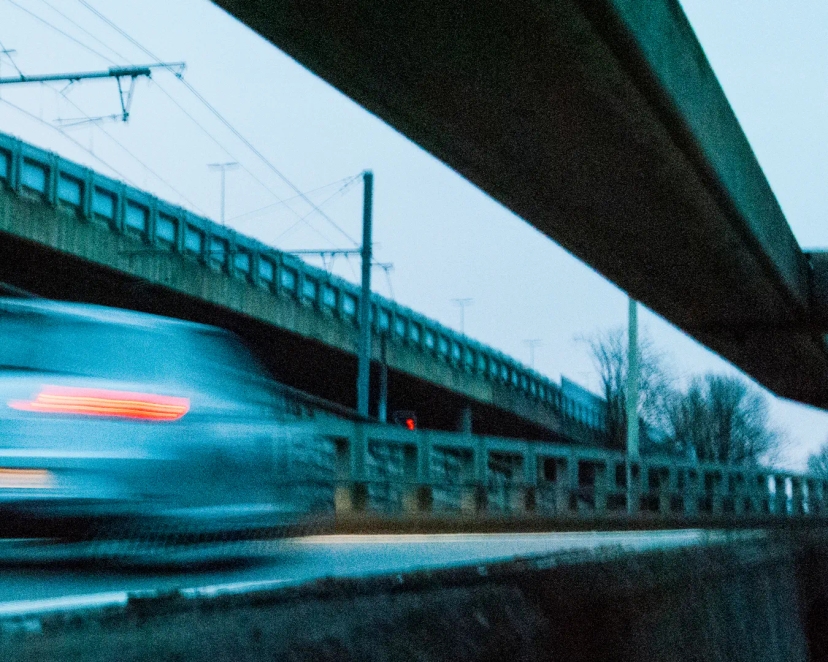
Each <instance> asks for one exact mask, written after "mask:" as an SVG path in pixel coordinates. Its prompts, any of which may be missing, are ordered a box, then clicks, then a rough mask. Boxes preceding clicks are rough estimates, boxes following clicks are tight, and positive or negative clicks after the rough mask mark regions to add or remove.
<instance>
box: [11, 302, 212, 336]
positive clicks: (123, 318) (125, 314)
mask: <svg viewBox="0 0 828 662" xmlns="http://www.w3.org/2000/svg"><path fill="white" fill-rule="evenodd" d="M4 310H5V311H20V312H32V313H41V314H44V315H54V316H59V317H64V318H69V319H74V320H77V321H86V322H98V323H101V324H118V325H121V326H132V327H139V328H145V329H156V330H164V329H169V330H178V329H180V330H184V329H191V330H193V331H196V330H200V331H211V332H214V333H215V332H221V329H219V328H217V327H214V326H209V325H207V324H198V323H196V322H187V321H184V320H178V319H174V318H172V317H163V316H161V315H152V314H150V313H139V312H135V311H134V310H124V309H123V308H110V307H108V306H98V305H95V304H91V303H74V302H69V301H55V300H53V299H41V298H35V297H32V298H18V297H3V296H0V312H2V311H4Z"/></svg>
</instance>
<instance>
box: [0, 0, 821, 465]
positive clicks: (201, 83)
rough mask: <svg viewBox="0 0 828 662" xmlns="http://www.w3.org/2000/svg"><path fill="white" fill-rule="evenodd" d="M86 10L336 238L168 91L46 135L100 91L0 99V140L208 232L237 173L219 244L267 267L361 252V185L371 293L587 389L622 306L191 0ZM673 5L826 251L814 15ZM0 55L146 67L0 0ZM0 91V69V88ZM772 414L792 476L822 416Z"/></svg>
mask: <svg viewBox="0 0 828 662" xmlns="http://www.w3.org/2000/svg"><path fill="white" fill-rule="evenodd" d="M90 2H91V3H92V4H93V5H94V6H95V8H97V9H98V10H100V11H101V12H102V13H103V14H105V15H106V16H108V17H109V18H110V19H112V20H113V21H114V22H115V23H116V24H118V25H119V26H120V27H121V28H123V29H124V30H125V31H126V32H127V33H129V34H130V35H131V36H132V37H133V38H134V39H135V40H137V41H138V42H140V43H141V44H142V45H144V46H145V47H146V48H147V49H149V50H150V51H151V52H152V53H154V54H156V55H158V57H160V58H161V59H163V60H165V61H170V62H177V61H185V62H186V63H187V69H186V72H185V78H186V79H187V81H189V82H190V83H191V84H192V85H193V86H194V87H195V88H196V89H197V90H198V91H199V92H200V93H201V94H202V95H204V96H205V97H206V98H207V99H208V100H209V101H210V102H211V103H212V104H214V105H215V106H216V107H217V108H218V109H219V110H220V112H221V113H222V114H224V115H225V116H226V117H227V119H229V120H230V122H232V124H233V125H234V126H235V127H236V128H237V129H238V130H239V131H240V132H241V133H242V134H244V135H245V136H246V137H247V138H248V139H249V140H250V141H251V142H252V143H253V144H254V145H255V146H256V148H257V149H258V150H259V151H261V152H262V153H263V154H265V155H266V156H267V158H268V159H269V160H270V162H271V163H272V164H273V165H274V166H275V167H276V168H277V169H278V170H279V171H280V172H281V173H282V174H284V175H285V176H286V177H287V178H288V179H289V180H290V181H291V182H292V183H293V184H295V186H297V187H298V188H300V189H301V190H303V191H311V190H313V189H317V188H319V187H323V186H326V185H328V184H333V183H335V182H339V183H338V184H333V185H331V186H328V187H327V188H324V189H322V190H319V191H317V192H316V193H313V194H312V195H311V197H312V199H313V200H314V202H315V203H316V204H321V203H322V202H323V201H326V200H327V201H326V202H325V204H324V206H323V209H324V210H325V211H326V213H327V214H328V215H329V216H330V217H331V218H332V219H333V220H334V221H335V222H336V224H337V225H338V226H339V227H340V228H341V229H342V230H343V231H344V234H343V233H342V232H340V230H339V229H337V228H335V227H333V226H332V225H330V224H329V223H328V222H327V221H326V220H325V219H323V218H321V217H320V216H319V215H315V214H312V213H311V214H310V215H308V213H309V212H311V211H312V210H311V208H310V207H309V206H308V205H307V204H305V203H304V202H303V201H302V200H301V199H299V200H297V199H293V200H289V201H288V202H287V203H286V204H284V205H276V206H274V203H276V202H277V201H278V200H279V199H285V198H289V197H290V196H292V195H294V193H293V191H292V190H291V189H290V188H289V186H287V185H286V184H285V183H284V181H282V180H281V179H280V178H279V177H278V176H277V174H276V173H275V172H273V171H272V170H271V169H270V168H269V167H268V166H266V165H265V164H263V163H262V162H261V161H259V160H258V159H257V158H256V157H255V156H254V155H253V154H252V153H251V152H250V150H248V149H247V148H245V147H244V145H243V144H242V143H241V142H240V141H239V140H238V139H237V138H235V137H234V136H233V135H232V133H231V132H230V131H229V130H227V129H226V127H224V126H223V125H222V124H221V123H220V122H219V121H218V120H217V119H216V118H215V117H213V116H212V115H211V114H210V113H209V111H207V110H206V109H205V108H204V106H203V105H201V104H200V103H199V102H198V101H197V100H196V99H195V98H194V97H193V95H192V94H191V93H190V92H189V91H188V90H187V89H186V88H185V87H184V86H183V85H182V84H181V83H180V82H179V81H177V80H176V79H175V78H174V77H173V76H172V75H171V74H169V73H167V72H163V71H161V72H157V73H156V74H155V75H154V78H153V80H152V81H146V80H142V81H139V83H138V85H137V89H136V92H135V97H134V100H133V105H132V114H131V117H130V120H129V122H128V123H127V124H124V123H121V122H114V121H109V122H100V123H89V122H87V123H85V124H80V125H72V124H71V122H70V123H66V122H64V123H62V124H61V123H59V122H58V120H74V119H78V118H83V117H84V116H85V115H87V116H90V117H99V116H105V115H110V114H112V113H115V112H117V111H118V108H119V104H118V97H117V89H116V87H115V83H114V81H95V82H84V83H81V84H76V85H73V86H72V87H71V88H69V89H67V90H63V89H62V88H63V86H62V85H51V86H45V85H38V86H30V87H26V88H23V87H15V88H11V87H4V88H0V99H3V100H5V101H8V102H11V103H13V104H15V105H16V106H19V107H20V108H22V109H24V110H25V111H26V112H27V113H29V115H27V114H24V113H23V112H21V111H20V110H17V109H15V108H12V107H11V106H9V105H7V103H4V102H0V131H4V132H6V133H11V134H14V135H17V136H19V137H21V138H23V139H24V140H27V141H30V142H33V143H35V144H37V145H40V146H42V147H45V148H48V149H51V150H54V151H56V152H58V153H60V154H62V155H63V156H65V157H67V158H70V159H73V160H77V161H80V162H83V163H85V164H87V165H89V166H91V167H94V168H95V169H98V170H100V171H101V172H104V173H106V174H109V175H112V176H115V177H117V178H119V179H126V180H128V181H129V182H130V183H132V184H133V185H135V186H138V187H140V188H145V189H148V190H150V191H152V192H153V193H155V194H156V195H158V196H159V197H162V198H165V199H168V200H171V201H173V202H176V203H179V204H182V205H183V206H186V207H189V208H191V209H193V210H194V211H196V212H199V213H204V214H206V215H208V216H210V217H212V218H214V219H218V216H219V177H218V174H217V173H215V172H212V171H210V170H209V169H208V167H207V164H208V163H213V162H221V161H239V162H240V163H241V164H242V165H243V168H242V169H238V170H235V171H232V172H229V173H228V175H227V218H228V219H229V220H228V225H231V226H233V227H235V228H236V229H238V230H240V231H242V232H245V233H247V234H250V235H253V236H256V237H257V238H259V239H261V240H263V241H265V242H267V243H269V244H270V245H273V246H275V247H277V248H282V249H298V248H329V247H340V248H342V247H352V244H351V243H350V242H349V240H348V238H347V237H346V235H348V236H350V237H352V238H358V237H359V233H360V209H361V199H360V195H361V187H360V186H359V185H352V186H350V187H348V188H346V189H345V190H344V191H340V190H339V189H340V187H341V184H342V181H343V180H344V179H346V178H348V177H352V176H353V175H356V174H358V173H359V172H360V171H362V170H363V169H366V168H370V169H371V170H373V171H374V173H375V178H376V179H375V213H374V218H375V241H376V242H377V251H376V252H377V257H378V259H379V260H380V261H383V262H391V263H393V264H394V270H393V273H392V274H391V285H392V288H391V289H389V286H388V283H387V282H386V280H385V277H384V276H383V275H382V273H377V274H375V282H376V284H377V290H378V291H379V292H380V293H381V294H384V295H386V296H393V297H394V298H395V299H396V300H397V301H399V302H400V303H402V304H403V305H406V306H410V307H412V308H414V309H416V310H418V311H420V312H422V313H425V314H426V315H429V316H431V317H433V318H435V319H437V320H439V321H440V322H442V323H444V324H446V325H448V326H451V327H454V328H457V327H458V326H459V320H460V315H459V311H458V309H457V307H456V306H454V305H453V304H452V302H451V300H452V299H453V298H458V297H470V298H472V299H473V300H474V301H473V304H472V305H471V306H470V307H468V308H467V309H466V332H467V333H468V334H469V335H471V336H473V337H475V338H477V339H479V340H481V341H483V342H485V343H488V344H490V345H492V346H494V347H496V348H498V349H500V350H503V351H505V352H507V353H508V354H510V355H512V356H514V357H516V358H518V359H519V360H522V361H524V362H525V363H528V362H529V349H528V346H527V344H526V343H525V340H527V339H535V338H537V339H541V340H542V341H543V344H542V345H541V346H540V347H537V348H536V350H535V367H536V368H537V369H538V370H540V371H541V372H543V373H545V374H547V375H549V376H550V377H552V378H553V379H558V378H559V376H560V375H561V374H564V375H566V376H568V377H569V378H571V379H573V380H574V381H577V382H579V383H581V384H583V385H584V386H586V387H588V388H591V389H593V390H595V389H597V387H598V381H597V377H596V374H595V372H594V369H593V366H592V363H591V361H590V357H589V354H588V351H587V349H586V347H585V346H584V344H583V343H582V342H579V341H578V340H577V338H578V336H581V335H583V334H589V333H591V332H593V331H595V330H596V329H602V328H609V327H614V326H619V325H623V324H625V320H626V305H627V304H626V302H627V300H626V295H625V294H624V293H623V292H621V291H620V290H618V289H617V288H616V287H615V286H614V285H612V284H611V283H608V282H607V281H606V280H604V279H603V278H601V277H600V276H598V275H597V274H595V273H594V272H593V271H592V270H591V269H590V268H589V267H587V266H585V265H583V264H582V263H580V262H579V261H578V260H576V259H575V258H573V257H572V256H571V255H569V254H568V253H566V251H564V250H563V249H561V248H560V247H559V246H557V245H556V244H554V243H553V242H552V241H550V240H549V239H547V238H546V237H544V236H542V235H540V234H539V233H538V232H536V231H535V230H534V229H532V228H531V227H530V226H529V225H527V224H526V223H525V222H523V221H522V220H521V219H519V218H518V217H516V216H514V215H513V214H512V213H511V212H509V211H508V210H506V209H504V208H503V207H502V206H500V205H499V204H498V203H496V202H494V201H492V200H491V199H490V198H489V197H488V196H486V195H485V194H484V193H482V192H481V191H479V190H478V189H476V188H475V187H473V186H472V185H470V184H469V183H468V182H466V181H465V180H463V179H462V178H461V177H459V176H458V175H456V174H455V173H453V172H452V171H451V170H450V169H448V168H446V167H445V166H444V165H442V164H441V163H440V162H438V161H437V160H435V159H434V158H432V157H431V156H430V155H428V154H427V153H425V152H423V151H422V150H421V149H419V148H418V147H417V146H415V145H413V144H412V143H411V142H409V141H408V140H407V139H405V138H404V137H402V136H400V135H399V134H398V133H396V132H395V131H393V130H392V129H390V128H389V127H387V126H386V125H385V124H383V123H382V122H381V121H379V120H378V119H377V118H375V117H374V116H372V115H370V114H369V113H367V112H365V111H364V110H362V109H361V108H360V107H359V106H357V105H356V104H354V103H353V102H351V101H350V100H349V99H347V98H346V97H344V96H343V95H341V94H340V93H339V92H337V91H336V90H334V89H333V88H331V87H330V86H329V85H327V84H326V83H324V82H322V81H320V80H318V79H317V78H315V77H314V76H313V75H312V74H310V73H309V72H307V71H306V70H304V69H303V68H302V67H300V66H299V65H297V64H296V63H295V62H294V61H292V60H291V59H290V58H288V57H287V56H286V55H284V54H283V53H281V52H280V51H278V50H277V49H276V48H274V47H273V46H271V45H270V44H269V43H267V42H265V41H264V40H262V39H261V38H259V37H258V36H257V35H255V34H254V33H252V32H251V31H250V30H248V29H247V28H245V27H244V26H242V25H240V24H239V23H238V22H236V21H235V20H234V19H232V18H230V17H229V16H227V15H226V14H225V13H224V12H222V11H221V10H220V9H218V8H216V7H215V6H214V5H212V4H210V3H209V2H206V0H177V1H176V2H169V1H167V2H161V1H159V0H145V1H142V2H114V1H112V0H90ZM681 4H682V6H683V7H684V9H685V11H686V12H687V14H688V18H689V19H690V22H691V24H692V25H693V27H694V29H695V30H696V32H697V35H698V37H699V40H700V42H701V44H702V46H703V48H704V50H705V52H706V53H707V55H708V58H709V60H710V62H711V64H712V66H713V69H714V71H715V72H716V74H717V76H718V77H719V80H720V82H721V84H722V87H723V89H724V91H725V93H726V94H727V96H728V99H729V100H730V102H731V104H732V106H733V108H734V110H735V112H736V115H737V117H738V118H739V120H740V122H741V123H742V126H743V128H744V131H745V133H746V135H747V137H748V139H749V140H750V142H751V145H752V146H753V148H754V151H755V153H756V155H757V157H758V159H759V162H760V163H761V165H762V167H763V169H764V171H765V173H766V175H767V177H768V179H769V181H770V183H771V186H772V188H773V190H774V192H775V193H776V195H777V197H778V198H779V201H780V204H781V205H782V209H783V210H784V212H785V214H786V216H787V218H788V221H789V223H790V224H791V227H792V228H793V231H794V233H795V234H796V236H797V238H798V239H799V241H800V243H801V244H802V245H803V246H805V247H826V246H828V225H826V223H825V222H824V220H823V215H824V213H825V211H824V210H825V209H826V208H828V200H826V197H828V192H826V185H825V182H826V175H828V167H827V165H828V164H827V162H826V157H825V147H826V145H827V144H828V110H826V108H827V107H828V106H827V105H826V101H828V87H826V85H828V76H826V74H828V43H826V41H825V39H824V35H825V33H826V29H828V5H826V4H825V3H824V2H818V1H817V0H807V1H806V0H794V1H792V2H786V3H782V2H778V1H774V2H771V1H763V0H728V1H727V2H710V1H709V0H683V1H682V3H681ZM21 8H25V10H28V11H29V12H31V13H33V14H35V15H37V16H38V17H40V19H43V20H45V21H47V22H49V23H51V24H53V25H54V26H56V27H58V28H60V30H63V31H64V32H66V33H67V34H69V35H71V36H73V37H74V38H76V39H77V40H78V41H80V42H83V43H84V44H85V45H86V46H87V47H88V48H91V49H93V50H95V51H98V52H99V54H95V53H92V52H90V50H88V48H84V47H83V46H81V45H79V44H78V43H76V42H75V41H72V40H71V39H69V38H67V37H66V36H64V35H61V34H59V33H58V32H56V31H55V30H54V29H52V28H50V27H48V26H47V25H45V24H44V23H43V22H42V21H39V20H38V19H37V18H34V17H33V16H32V15H31V14H29V13H27V12H26V11H24V9H21ZM61 14H64V15H65V16H62V15H61ZM66 17H68V18H66ZM69 19H71V21H70V20H69ZM73 22H74V23H73ZM0 42H1V43H2V45H3V46H4V47H5V48H7V49H14V50H16V53H15V54H14V56H13V57H14V62H15V64H16V65H17V66H19V67H20V68H21V69H22V70H23V71H24V72H25V73H27V74H34V73H46V72H59V71H82V70H95V69H103V68H106V67H108V66H111V65H112V64H113V63H116V64H124V63H126V62H129V63H137V64H141V63H148V62H150V61H151V60H150V58H149V57H148V56H147V55H146V54H144V53H142V52H141V50H139V49H138V48H137V47H136V46H134V45H133V44H131V43H130V42H129V41H127V40H126V39H125V38H124V37H123V36H121V35H119V34H118V33H117V32H115V31H114V30H112V29H111V28H110V27H108V26H107V25H106V24H105V23H103V22H102V21H101V20H100V19H98V18H97V17H96V16H94V15H93V14H92V13H91V12H90V11H89V10H88V9H87V8H86V7H84V6H83V4H81V3H80V2H79V1H78V0H13V1H12V0H0ZM107 58H108V59H107ZM108 60H110V61H108ZM13 73H14V69H13V67H12V64H11V63H10V61H9V59H8V58H3V59H2V60H0V75H12V74H13ZM61 91H62V92H63V94H61ZM179 106H180V107H179ZM78 108H80V110H79V109H78ZM182 109H183V110H182ZM185 111H186V113H189V114H190V115H191V116H192V118H194V119H195V121H197V122H198V123H199V124H200V125H201V127H199V126H197V125H196V124H195V122H194V121H193V119H191V118H190V117H188V116H187V115H186V114H185ZM32 116H33V117H32ZM61 130H62V131H61ZM113 139H114V140H113ZM115 140H117V141H118V142H119V143H121V145H118V144H116V143H115V142H114V141H115ZM122 146H123V147H122ZM124 148H126V149H124ZM126 150H128V151H129V152H131V154H129V153H128V152H127V151H126ZM139 160H140V161H141V162H143V165H142V164H141V163H139ZM104 164H108V165H109V167H110V168H114V171H113V170H110V169H108V168H107V166H105V165H104ZM148 168H149V169H148ZM151 171H152V172H151ZM257 180H259V181H257ZM260 182H261V183H260ZM263 207H264V208H265V209H264V210H262V211H260V212H256V213H251V212H255V210H258V209H260V208H263ZM303 216H304V217H305V218H304V220H301V221H300V220H299V219H300V218H301V217H303ZM333 270H334V271H335V272H336V273H338V274H340V275H342V276H344V277H346V278H349V279H351V280H354V279H355V278H356V274H357V273H358V264H357V263H356V262H352V263H348V262H347V261H346V260H345V259H344V258H341V259H339V260H338V261H337V262H335V264H334V265H333ZM641 320H642V325H643V327H644V328H645V330H646V332H647V333H649V335H650V336H652V338H653V339H654V341H655V343H656V344H657V345H658V347H659V348H660V349H661V350H662V351H663V352H664V353H665V355H666V356H667V357H668V359H669V362H670V364H671V366H672V369H673V370H674V371H675V373H676V374H677V375H678V377H679V378H680V379H687V378H689V376H691V375H692V374H694V373H697V372H704V371H707V370H716V371H721V372H735V369H734V368H732V367H731V366H729V365H728V364H727V363H725V362H724V361H722V360H721V359H719V358H718V357H717V356H715V355H714V354H712V353H711V352H709V351H707V350H706V349H704V348H703V347H701V346H700V345H698V344H697V343H695V342H694V341H692V340H690V339H688V338H687V337H686V336H685V335H684V334H682V333H681V332H680V331H678V330H676V329H675V328H673V327H672V326H670V325H669V324H667V323H665V322H664V321H663V320H661V319H660V318H658V317H657V316H655V315H653V314H652V313H650V312H648V311H642V314H641ZM772 412H773V415H774V418H775V420H776V422H777V424H778V425H779V426H780V427H781V428H783V429H784V430H785V431H786V433H787V434H788V436H789V437H790V440H791V448H790V450H789V452H788V457H787V460H786V463H787V464H788V465H789V466H791V467H794V468H801V467H802V466H803V462H804V458H805V457H806V456H807V454H808V453H809V452H811V451H813V450H815V449H816V448H817V447H818V446H819V445H820V444H821V443H822V442H823V441H824V440H825V439H826V436H828V414H826V413H825V412H822V411H818V410H815V409H812V408H809V407H805V406H802V405H797V404H794V403H790V402H786V401H782V400H779V399H776V398H772Z"/></svg>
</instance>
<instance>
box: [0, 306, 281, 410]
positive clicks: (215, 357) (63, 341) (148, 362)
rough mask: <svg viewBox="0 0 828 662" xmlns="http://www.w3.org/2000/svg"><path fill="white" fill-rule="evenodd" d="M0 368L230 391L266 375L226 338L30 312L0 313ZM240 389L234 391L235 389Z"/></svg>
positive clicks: (214, 333) (198, 331)
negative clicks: (0, 341) (0, 340)
mask: <svg viewBox="0 0 828 662" xmlns="http://www.w3.org/2000/svg"><path fill="white" fill-rule="evenodd" d="M0 337H2V338H3V342H2V343H1V344H0V367H1V368H5V369H13V370H26V371H35V372H49V373H66V374H74V375H83V376H86V377H98V378H105V379H112V380H118V381H139V382H152V383H163V384H169V385H177V386H187V387H195V388H198V389H204V390H210V391H220V392H235V391H237V390H239V389H247V388H249V386H250V382H251V381H254V382H256V381H261V380H262V379H264V378H266V375H265V374H264V372H263V370H262V369H261V368H260V367H259V366H258V364H257V363H256V362H255V360H254V359H253V358H252V356H251V355H250V353H249V352H248V351H247V350H246V349H245V348H244V346H243V345H242V344H241V343H240V342H239V341H238V340H236V339H235V338H234V337H233V336H231V335H229V334H227V333H223V332H221V331H212V330H209V329H199V328H188V327H184V326H182V327H175V326H169V327H165V326H161V327H157V328H153V327H146V328H145V327H138V326H129V325H124V324H112V323H105V322H98V321H88V320H83V319H77V318H71V317H64V316H60V315H49V314H43V313H40V312H30V311H15V312H11V311H3V312H0ZM239 394H241V393H239Z"/></svg>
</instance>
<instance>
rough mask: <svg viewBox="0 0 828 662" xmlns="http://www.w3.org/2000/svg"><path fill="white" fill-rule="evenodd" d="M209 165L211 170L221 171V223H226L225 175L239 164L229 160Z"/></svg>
mask: <svg viewBox="0 0 828 662" xmlns="http://www.w3.org/2000/svg"><path fill="white" fill-rule="evenodd" d="M207 167H208V168H210V170H218V171H220V172H221V224H222V225H224V199H225V183H226V182H225V177H226V173H227V171H228V170H234V169H236V168H238V167H239V164H238V163H236V162H235V161H227V162H225V163H209V164H207Z"/></svg>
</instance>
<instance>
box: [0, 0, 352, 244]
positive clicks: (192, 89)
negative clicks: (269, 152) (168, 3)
mask: <svg viewBox="0 0 828 662" xmlns="http://www.w3.org/2000/svg"><path fill="white" fill-rule="evenodd" d="M8 1H9V2H11V1H12V0H8ZM78 2H79V3H80V4H82V5H83V6H84V7H86V8H87V9H88V10H89V11H91V12H92V13H93V14H95V15H96V16H97V17H98V18H99V19H101V20H102V21H103V22H104V23H106V24H107V25H109V26H110V27H111V28H112V29H113V30H115V31H116V32H118V33H119V34H120V35H121V36H123V37H124V38H125V39H127V40H128V41H129V42H130V43H131V44H133V45H134V46H135V47H137V48H139V49H140V50H141V51H142V52H143V53H145V54H146V55H147V56H149V57H151V58H152V59H153V60H155V61H156V62H158V63H161V59H160V58H159V57H158V56H157V55H155V54H154V53H153V52H152V51H150V50H149V49H147V48H146V47H144V46H143V45H142V44H141V43H140V42H138V41H137V40H136V39H133V37H132V36H130V35H129V34H128V33H127V32H126V31H125V30H123V29H121V28H120V27H119V26H118V25H117V24H116V23H114V22H113V21H111V20H110V19H109V18H107V17H106V16H105V15H104V14H102V13H101V12H100V11H98V10H97V9H96V8H95V7H94V6H93V5H91V4H90V3H89V2H87V0H78ZM176 78H178V80H179V81H180V82H181V83H182V85H184V86H185V87H186V88H187V89H188V90H189V91H190V93H191V94H192V95H193V96H194V97H195V98H196V99H198V100H199V101H200V102H201V103H202V104H203V105H204V107H205V108H207V109H208V110H209V111H210V112H211V113H212V114H213V115H214V116H215V117H216V119H218V120H219V121H220V122H221V123H222V124H224V126H225V127H227V129H228V130H229V131H230V132H231V133H233V135H235V136H236V138H237V139H238V140H239V141H241V142H242V143H243V144H244V145H245V147H247V148H248V149H249V150H250V151H251V152H252V153H253V154H254V155H255V156H256V157H257V158H258V159H259V160H260V161H261V162H262V163H264V164H265V165H266V166H267V167H268V168H269V169H270V170H271V171H272V172H273V173H274V174H275V175H276V176H277V177H278V178H279V179H281V180H282V181H283V182H284V183H285V184H286V185H287V186H288V187H290V188H291V189H292V190H293V191H294V192H295V193H296V194H297V195H298V196H299V197H301V198H302V199H303V200H304V201H305V202H306V203H307V204H308V205H309V206H310V207H311V209H312V212H313V213H317V214H319V215H320V216H322V218H324V219H325V220H326V221H327V222H328V223H330V224H331V225H332V226H333V227H334V228H335V229H336V230H337V231H338V232H339V233H340V234H341V235H343V236H344V237H345V238H346V239H348V241H350V242H351V243H352V244H353V245H354V246H358V245H359V242H357V241H356V240H355V239H354V238H353V237H351V236H350V235H349V234H348V233H347V232H345V230H343V229H342V228H341V227H340V226H339V224H337V223H336V222H335V221H334V220H333V219H332V218H330V216H328V215H327V214H325V213H324V212H323V211H322V210H320V209H319V208H318V207H317V206H316V205H314V203H313V202H312V201H311V200H310V199H309V198H308V197H307V196H306V195H305V194H304V193H303V192H302V190H301V189H300V188H299V187H297V186H296V185H295V184H294V183H293V182H292V181H291V180H290V179H288V177H287V176H286V175H284V174H283V173H282V172H281V171H280V170H279V169H278V168H277V167H276V166H275V165H274V164H273V163H272V162H271V161H270V160H269V159H268V158H267V157H266V156H265V155H264V154H262V152H260V151H259V150H258V149H257V148H256V146H255V145H253V143H251V142H250V141H249V140H248V139H247V138H245V136H244V135H243V134H242V133H241V132H240V131H239V130H238V129H236V127H235V126H234V125H233V124H232V123H231V122H230V121H229V120H228V119H226V118H225V117H224V115H222V114H221V113H220V112H219V110H218V109H217V108H216V107H215V106H213V105H212V104H211V103H210V102H209V101H208V100H207V99H206V98H205V97H204V96H203V95H202V94H201V93H200V92H199V91H198V90H197V89H196V88H195V87H194V86H193V85H192V84H190V82H189V81H187V80H185V79H184V78H183V76H181V75H180V74H176ZM306 217H307V216H306Z"/></svg>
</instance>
